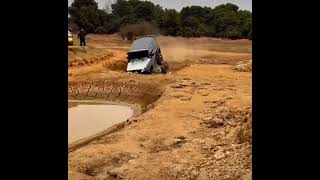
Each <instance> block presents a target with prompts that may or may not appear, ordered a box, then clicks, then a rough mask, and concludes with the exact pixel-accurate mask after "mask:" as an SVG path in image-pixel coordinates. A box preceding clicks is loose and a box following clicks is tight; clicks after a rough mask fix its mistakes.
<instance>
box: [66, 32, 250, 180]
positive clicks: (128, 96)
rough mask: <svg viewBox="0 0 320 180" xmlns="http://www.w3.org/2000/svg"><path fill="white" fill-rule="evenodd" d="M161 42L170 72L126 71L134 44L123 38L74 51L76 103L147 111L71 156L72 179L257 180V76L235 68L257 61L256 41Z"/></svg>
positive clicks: (100, 38)
mask: <svg viewBox="0 0 320 180" xmlns="http://www.w3.org/2000/svg"><path fill="white" fill-rule="evenodd" d="M158 42H159V44H160V47H161V51H162V53H163V56H164V59H165V60H166V61H167V62H168V63H169V66H170V70H169V73H167V74H152V75H143V74H132V73H127V72H126V71H125V70H126V63H127V59H126V52H127V51H128V49H129V47H130V44H131V42H128V41H123V40H122V39H121V38H120V37H119V36H117V35H89V36H88V38H87V44H88V46H87V47H78V46H74V47H68V51H69V56H68V57H69V59H68V63H69V68H68V74H69V77H68V83H69V86H68V96H69V99H70V100H100V101H101V100H105V101H112V102H123V103H129V104H136V105H139V106H140V107H141V109H142V114H141V115H139V116H137V117H134V118H131V119H130V120H129V121H128V122H126V124H125V126H124V127H123V128H121V129H119V130H118V131H116V132H114V133H111V134H108V135H105V136H103V137H101V138H99V139H96V140H94V141H92V142H89V143H88V144H86V145H84V146H81V147H79V148H77V149H75V150H74V151H72V152H70V153H69V154H68V177H69V179H70V180H81V179H83V180H85V179H88V180H98V179H99V180H103V179H106V180H107V179H131V180H143V179H155V180H156V179H163V180H167V179H168V180H171V179H190V180H193V179H194V180H209V179H210V180H211V179H215V180H220V179H221V180H222V179H224V180H227V179H230V180H233V179H235V180H236V179H251V171H252V151H251V149H252V136H251V134H252V133H251V132H252V126H251V124H252V120H251V109H252V101H251V100H252V92H251V91H252V82H251V81H252V73H251V72H240V71H237V70H235V69H234V68H233V67H234V66H235V65H236V64H237V63H239V62H240V61H242V62H247V61H249V60H250V59H251V58H252V55H251V41H248V40H233V41H232V40H223V39H214V38H197V39H192V38H191V39H186V38H179V37H158ZM76 44H78V42H77V41H76ZM70 106H72V105H70Z"/></svg>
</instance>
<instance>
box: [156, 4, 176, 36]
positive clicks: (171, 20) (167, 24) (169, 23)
mask: <svg viewBox="0 0 320 180" xmlns="http://www.w3.org/2000/svg"><path fill="white" fill-rule="evenodd" d="M158 24H159V27H160V29H161V30H162V31H163V32H164V34H166V35H171V36H175V35H177V32H178V31H179V29H180V14H179V13H178V12H177V11H176V10H174V9H169V10H167V9H166V10H165V11H164V13H163V14H162V16H161V17H160V19H159V22H158Z"/></svg>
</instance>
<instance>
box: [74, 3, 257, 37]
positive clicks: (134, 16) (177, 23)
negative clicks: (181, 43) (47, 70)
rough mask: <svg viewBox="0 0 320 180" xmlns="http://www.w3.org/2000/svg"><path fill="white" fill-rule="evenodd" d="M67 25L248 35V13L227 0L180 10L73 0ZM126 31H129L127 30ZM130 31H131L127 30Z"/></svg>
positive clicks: (191, 34) (195, 34)
mask: <svg viewBox="0 0 320 180" xmlns="http://www.w3.org/2000/svg"><path fill="white" fill-rule="evenodd" d="M69 15H70V16H69V18H68V23H69V28H70V29H71V30H73V31H77V30H78V29H79V28H84V29H85V30H86V31H87V32H88V33H101V34H111V33H117V32H122V31H126V32H127V33H128V32H129V31H130V29H129V28H128V27H135V28H131V29H132V30H134V29H137V27H141V28H143V27H145V26H144V25H147V26H148V27H149V28H150V27H151V26H152V27H154V28H156V29H157V31H158V32H159V33H161V34H163V35H170V36H183V37H200V36H208V37H218V38H230V39H239V38H248V39H251V37H252V31H251V30H252V13H251V12H250V11H247V10H239V7H238V6H237V5H235V4H231V3H227V4H222V5H219V6H216V7H215V8H210V7H201V6H190V7H189V6H188V7H184V8H183V9H182V10H181V11H180V12H178V11H176V10H175V9H163V8H162V7H161V6H159V5H155V4H153V3H152V2H149V1H139V0H116V1H115V3H114V4H111V7H110V8H105V9H99V8H98V4H97V2H95V1H94V0H74V2H73V3H72V4H71V6H70V7H69ZM129 33H130V32H129ZM131 33H132V32H131Z"/></svg>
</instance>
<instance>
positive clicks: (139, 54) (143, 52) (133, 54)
mask: <svg viewBox="0 0 320 180" xmlns="http://www.w3.org/2000/svg"><path fill="white" fill-rule="evenodd" d="M145 57H148V50H141V51H133V52H132V51H131V52H128V60H130V59H139V58H145Z"/></svg>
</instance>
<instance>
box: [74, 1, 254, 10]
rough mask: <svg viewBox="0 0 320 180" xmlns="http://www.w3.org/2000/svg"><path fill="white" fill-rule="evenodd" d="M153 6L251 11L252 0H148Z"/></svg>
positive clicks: (100, 3) (101, 5) (104, 4)
mask: <svg viewBox="0 0 320 180" xmlns="http://www.w3.org/2000/svg"><path fill="white" fill-rule="evenodd" d="M95 1H96V2H98V5H99V8H101V9H102V8H104V7H105V6H106V5H107V4H110V2H111V3H112V2H114V1H115V0H95ZM148 1H151V2H153V3H154V4H159V5H160V6H162V7H163V8H168V9H176V10H178V11H180V10H181V9H182V8H183V7H186V6H192V5H198V6H208V7H212V8H214V7H215V6H217V5H220V4H226V3H232V4H236V5H237V6H239V8H240V9H242V10H249V11H252V0H148ZM72 2H73V0H68V5H69V6H70V5H71V3H72Z"/></svg>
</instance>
